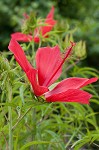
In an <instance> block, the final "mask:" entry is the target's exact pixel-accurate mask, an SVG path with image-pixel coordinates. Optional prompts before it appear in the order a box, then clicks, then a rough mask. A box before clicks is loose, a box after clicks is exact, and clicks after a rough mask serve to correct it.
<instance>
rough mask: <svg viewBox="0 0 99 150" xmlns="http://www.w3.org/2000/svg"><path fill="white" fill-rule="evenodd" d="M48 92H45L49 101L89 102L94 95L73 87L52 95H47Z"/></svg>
mask: <svg viewBox="0 0 99 150" xmlns="http://www.w3.org/2000/svg"><path fill="white" fill-rule="evenodd" d="M47 93H49V92H47ZM47 93H46V94H45V98H46V100H47V101H48V102H78V103H82V104H89V99H90V98H91V96H92V95H91V94H89V93H87V92H85V91H82V90H79V89H71V90H67V91H65V92H62V93H59V94H53V95H51V96H48V95H49V94H48V95H47Z"/></svg>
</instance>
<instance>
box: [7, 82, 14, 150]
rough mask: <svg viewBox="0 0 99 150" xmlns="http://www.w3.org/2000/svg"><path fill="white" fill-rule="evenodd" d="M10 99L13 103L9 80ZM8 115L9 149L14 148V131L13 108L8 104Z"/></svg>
mask: <svg viewBox="0 0 99 150" xmlns="http://www.w3.org/2000/svg"><path fill="white" fill-rule="evenodd" d="M7 89H8V101H9V103H11V100H12V88H11V86H10V84H9V81H8V86H7ZM8 117H9V150H13V133H12V109H11V106H8Z"/></svg>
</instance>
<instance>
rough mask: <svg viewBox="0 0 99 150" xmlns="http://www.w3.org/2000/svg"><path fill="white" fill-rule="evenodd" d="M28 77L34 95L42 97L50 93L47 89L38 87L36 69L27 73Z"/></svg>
mask: <svg viewBox="0 0 99 150" xmlns="http://www.w3.org/2000/svg"><path fill="white" fill-rule="evenodd" d="M27 77H28V79H29V81H30V82H31V84H32V88H33V91H34V94H35V95H36V96H40V95H42V94H44V93H45V92H47V91H48V88H47V87H44V86H40V85H38V83H37V70H35V69H31V70H29V71H28V72H27Z"/></svg>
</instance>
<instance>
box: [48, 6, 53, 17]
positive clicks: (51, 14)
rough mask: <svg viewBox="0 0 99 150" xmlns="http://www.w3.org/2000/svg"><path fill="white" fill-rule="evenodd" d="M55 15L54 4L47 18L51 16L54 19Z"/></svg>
mask: <svg viewBox="0 0 99 150" xmlns="http://www.w3.org/2000/svg"><path fill="white" fill-rule="evenodd" d="M53 17H54V6H52V8H51V10H50V12H49V13H48V15H47V17H46V19H50V18H52V19H53Z"/></svg>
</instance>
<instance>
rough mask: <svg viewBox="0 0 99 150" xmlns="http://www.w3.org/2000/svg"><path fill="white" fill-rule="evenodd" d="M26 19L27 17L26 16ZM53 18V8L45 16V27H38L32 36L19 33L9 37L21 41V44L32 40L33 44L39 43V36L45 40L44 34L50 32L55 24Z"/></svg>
mask: <svg viewBox="0 0 99 150" xmlns="http://www.w3.org/2000/svg"><path fill="white" fill-rule="evenodd" d="M26 17H27V16H26ZM53 17H54V7H52V9H51V10H50V12H49V14H48V15H47V17H46V19H45V22H44V24H46V25H45V26H42V25H41V26H40V27H38V28H36V29H35V30H34V36H32V35H31V34H28V35H26V34H23V33H21V32H16V33H13V34H12V35H11V37H12V38H13V39H15V40H16V41H21V42H30V41H32V40H34V42H36V43H38V42H39V41H40V35H42V37H44V38H47V37H48V36H46V33H48V32H50V31H51V30H52V28H53V27H54V25H55V24H56V21H55V20H54V19H53Z"/></svg>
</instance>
